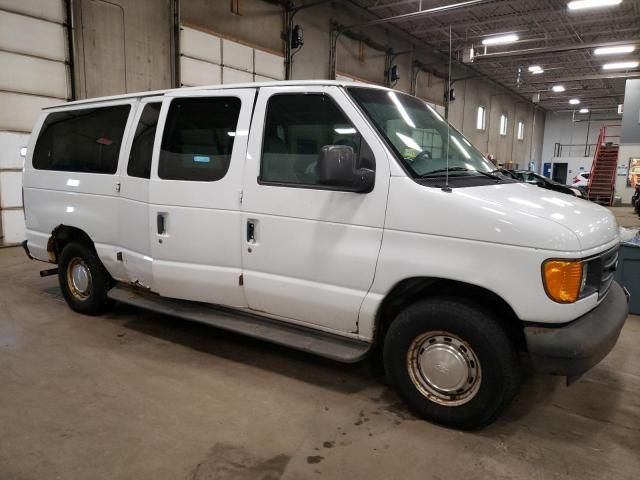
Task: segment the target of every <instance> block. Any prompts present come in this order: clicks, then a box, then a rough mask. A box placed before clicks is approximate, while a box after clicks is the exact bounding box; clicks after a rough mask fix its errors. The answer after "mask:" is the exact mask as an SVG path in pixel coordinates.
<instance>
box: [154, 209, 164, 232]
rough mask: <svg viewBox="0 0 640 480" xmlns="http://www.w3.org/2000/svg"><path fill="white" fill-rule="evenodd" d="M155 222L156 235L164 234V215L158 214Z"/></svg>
mask: <svg viewBox="0 0 640 480" xmlns="http://www.w3.org/2000/svg"><path fill="white" fill-rule="evenodd" d="M156 222H157V226H158V235H162V234H164V233H166V228H165V227H166V226H165V218H164V213H159V214H158V216H157V217H156Z"/></svg>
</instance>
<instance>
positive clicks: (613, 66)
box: [602, 62, 640, 70]
mask: <svg viewBox="0 0 640 480" xmlns="http://www.w3.org/2000/svg"><path fill="white" fill-rule="evenodd" d="M638 65H640V63H638V62H614V63H605V64H604V65H603V66H602V69H603V70H622V69H624V70H629V69H630V68H637V67H638Z"/></svg>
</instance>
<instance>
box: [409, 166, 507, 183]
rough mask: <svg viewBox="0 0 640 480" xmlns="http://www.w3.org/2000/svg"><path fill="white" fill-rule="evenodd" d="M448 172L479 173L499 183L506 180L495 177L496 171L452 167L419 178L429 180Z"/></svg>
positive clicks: (424, 174)
mask: <svg viewBox="0 0 640 480" xmlns="http://www.w3.org/2000/svg"><path fill="white" fill-rule="evenodd" d="M447 170H448V171H449V172H474V173H479V174H480V175H484V176H485V177H489V178H493V179H494V180H499V181H503V180H504V179H503V178H502V177H499V176H498V175H494V172H496V171H497V170H494V172H481V171H480V170H473V169H471V168H465V167H450V168H448V169H447V168H439V169H438V170H432V171H430V172H427V173H423V174H422V175H420V176H419V177H418V178H428V177H431V176H434V174H437V173H444V172H446V171H447Z"/></svg>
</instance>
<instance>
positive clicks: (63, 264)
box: [58, 243, 113, 315]
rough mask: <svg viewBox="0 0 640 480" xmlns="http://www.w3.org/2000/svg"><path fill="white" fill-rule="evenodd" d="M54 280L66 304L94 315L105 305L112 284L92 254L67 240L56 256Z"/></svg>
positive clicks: (104, 308) (85, 248) (83, 247)
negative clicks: (56, 264)
mask: <svg viewBox="0 0 640 480" xmlns="http://www.w3.org/2000/svg"><path fill="white" fill-rule="evenodd" d="M58 280H59V282H60V289H61V290H62V295H63V296H64V298H65V300H66V301H67V304H68V305H69V306H70V307H71V308H72V309H73V310H75V311H76V312H80V313H84V314H87V315H97V314H100V313H102V312H104V311H105V310H106V308H107V307H108V305H109V299H108V298H107V292H108V291H109V289H110V288H111V286H112V285H113V280H112V279H111V276H110V275H109V272H107V270H106V269H105V268H104V265H102V262H101V261H100V259H99V258H98V256H97V255H96V253H95V252H94V251H93V250H92V249H91V248H89V247H88V246H86V245H83V244H81V243H69V244H68V245H66V246H65V247H64V248H63V249H62V252H61V253H60V258H59V259H58Z"/></svg>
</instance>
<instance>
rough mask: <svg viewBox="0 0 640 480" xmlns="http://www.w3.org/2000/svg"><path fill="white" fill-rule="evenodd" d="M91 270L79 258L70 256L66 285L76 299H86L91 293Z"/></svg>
mask: <svg viewBox="0 0 640 480" xmlns="http://www.w3.org/2000/svg"><path fill="white" fill-rule="evenodd" d="M91 284H92V280H91V270H89V267H88V266H87V264H86V263H85V262H84V260H82V259H81V258H78V257H75V258H72V259H71V261H70V262H69V265H68V266H67V285H69V291H70V292H71V294H72V295H73V296H74V297H75V298H77V299H78V300H86V299H87V297H89V295H90V294H91Z"/></svg>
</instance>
